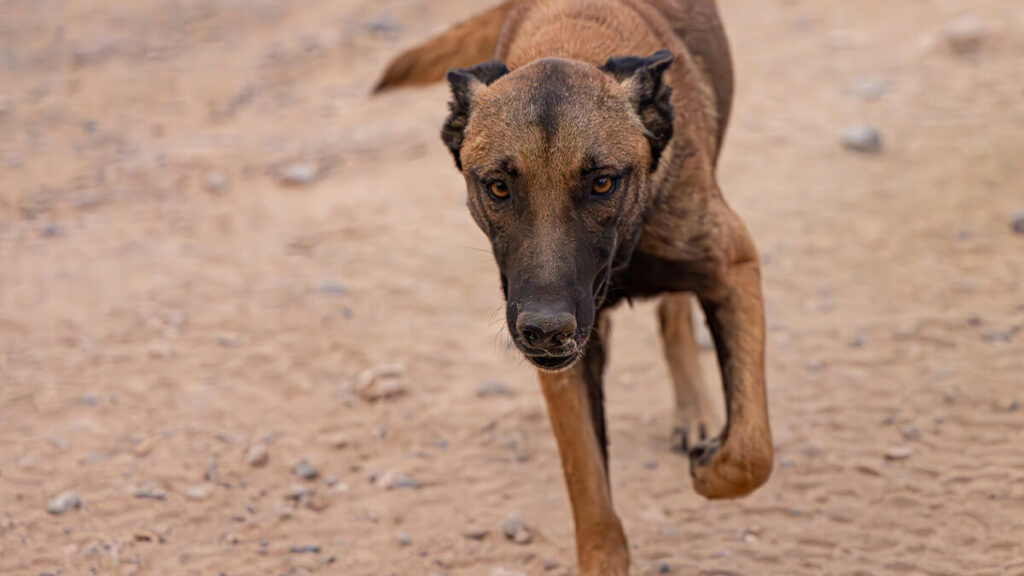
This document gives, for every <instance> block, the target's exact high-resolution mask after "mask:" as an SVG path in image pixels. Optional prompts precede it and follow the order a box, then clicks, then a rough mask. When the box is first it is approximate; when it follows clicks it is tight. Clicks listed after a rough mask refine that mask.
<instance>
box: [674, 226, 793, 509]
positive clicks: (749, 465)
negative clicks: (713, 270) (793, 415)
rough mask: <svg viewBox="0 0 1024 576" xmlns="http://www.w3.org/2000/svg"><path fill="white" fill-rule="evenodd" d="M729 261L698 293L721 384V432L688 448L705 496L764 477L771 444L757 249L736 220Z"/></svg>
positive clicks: (737, 490) (731, 491)
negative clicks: (708, 287)
mask: <svg viewBox="0 0 1024 576" xmlns="http://www.w3.org/2000/svg"><path fill="white" fill-rule="evenodd" d="M734 223H735V226H734V228H733V230H734V231H733V233H732V240H733V241H734V242H735V244H734V246H738V249H737V250H736V252H735V255H734V257H733V258H732V261H731V262H730V263H728V264H726V265H725V266H724V268H723V269H722V270H721V272H720V274H718V275H717V277H716V279H715V282H714V287H713V289H711V290H707V291H706V293H704V294H701V295H700V300H701V305H702V306H703V307H704V312H705V315H706V316H707V321H708V326H709V328H710V329H711V334H712V336H713V338H714V340H715V349H716V352H717V354H718V364H719V367H720V368H721V372H722V383H723V385H724V387H725V402H726V416H727V423H726V427H725V430H724V431H723V432H722V435H721V436H720V437H718V438H712V439H711V440H710V441H708V442H705V443H703V444H700V445H698V446H696V447H694V448H691V450H690V472H691V474H692V475H693V484H694V488H695V489H696V490H697V492H698V493H700V494H702V495H703V496H705V497H707V498H737V497H740V496H744V495H746V494H748V493H750V492H752V491H753V490H754V489H756V488H757V487H758V486H761V485H762V484H764V483H765V481H767V480H768V476H769V475H771V471H772V460H773V447H772V437H771V428H770V427H769V425H768V402H767V396H766V394H765V380H764V337H765V335H764V305H763V301H762V299H761V272H760V266H759V262H758V258H757V251H756V250H755V249H754V245H753V242H752V241H751V240H750V237H749V234H748V233H747V231H746V228H745V227H744V226H743V224H742V223H740V222H739V221H738V220H734Z"/></svg>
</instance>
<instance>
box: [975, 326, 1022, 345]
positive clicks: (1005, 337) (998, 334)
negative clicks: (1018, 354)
mask: <svg viewBox="0 0 1024 576" xmlns="http://www.w3.org/2000/svg"><path fill="white" fill-rule="evenodd" d="M1019 331H1020V327H1019V326H1015V327H1013V328H1010V329H1009V330H992V331H989V332H985V333H984V334H982V335H981V337H982V338H983V339H984V340H985V342H988V343H990V344H996V343H1000V342H1012V341H1013V337H1014V336H1016V335H1017V332H1019Z"/></svg>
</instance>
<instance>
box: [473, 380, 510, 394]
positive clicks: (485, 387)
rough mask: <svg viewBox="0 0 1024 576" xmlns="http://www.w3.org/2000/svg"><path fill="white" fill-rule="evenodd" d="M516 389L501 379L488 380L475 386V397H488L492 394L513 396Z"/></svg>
mask: <svg viewBox="0 0 1024 576" xmlns="http://www.w3.org/2000/svg"><path fill="white" fill-rule="evenodd" d="M516 394H517V392H516V389H515V388H512V387H511V386H509V385H508V384H506V383H504V382H502V381H501V380H488V381H486V382H484V383H482V384H480V385H479V386H477V388H476V396H477V398H490V397H493V396H515V395H516Z"/></svg>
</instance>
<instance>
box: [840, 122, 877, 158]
mask: <svg viewBox="0 0 1024 576" xmlns="http://www.w3.org/2000/svg"><path fill="white" fill-rule="evenodd" d="M840 142H842V144H843V147H844V148H846V149H847V150H853V151H855V152H861V153H864V154H878V153H879V152H881V151H882V134H881V133H880V132H879V131H878V130H877V129H876V128H874V127H872V126H868V125H867V124H862V125H859V126H851V127H849V128H847V129H846V130H843V133H842V134H841V135H840Z"/></svg>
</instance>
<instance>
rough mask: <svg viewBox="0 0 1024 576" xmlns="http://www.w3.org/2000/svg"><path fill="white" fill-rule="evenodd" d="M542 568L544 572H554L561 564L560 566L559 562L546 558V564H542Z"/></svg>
mask: <svg viewBox="0 0 1024 576" xmlns="http://www.w3.org/2000/svg"><path fill="white" fill-rule="evenodd" d="M541 566H542V567H543V568H544V570H554V569H555V568H558V566H559V564H558V560H552V559H551V558H545V559H544V562H543V563H542V564H541Z"/></svg>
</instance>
